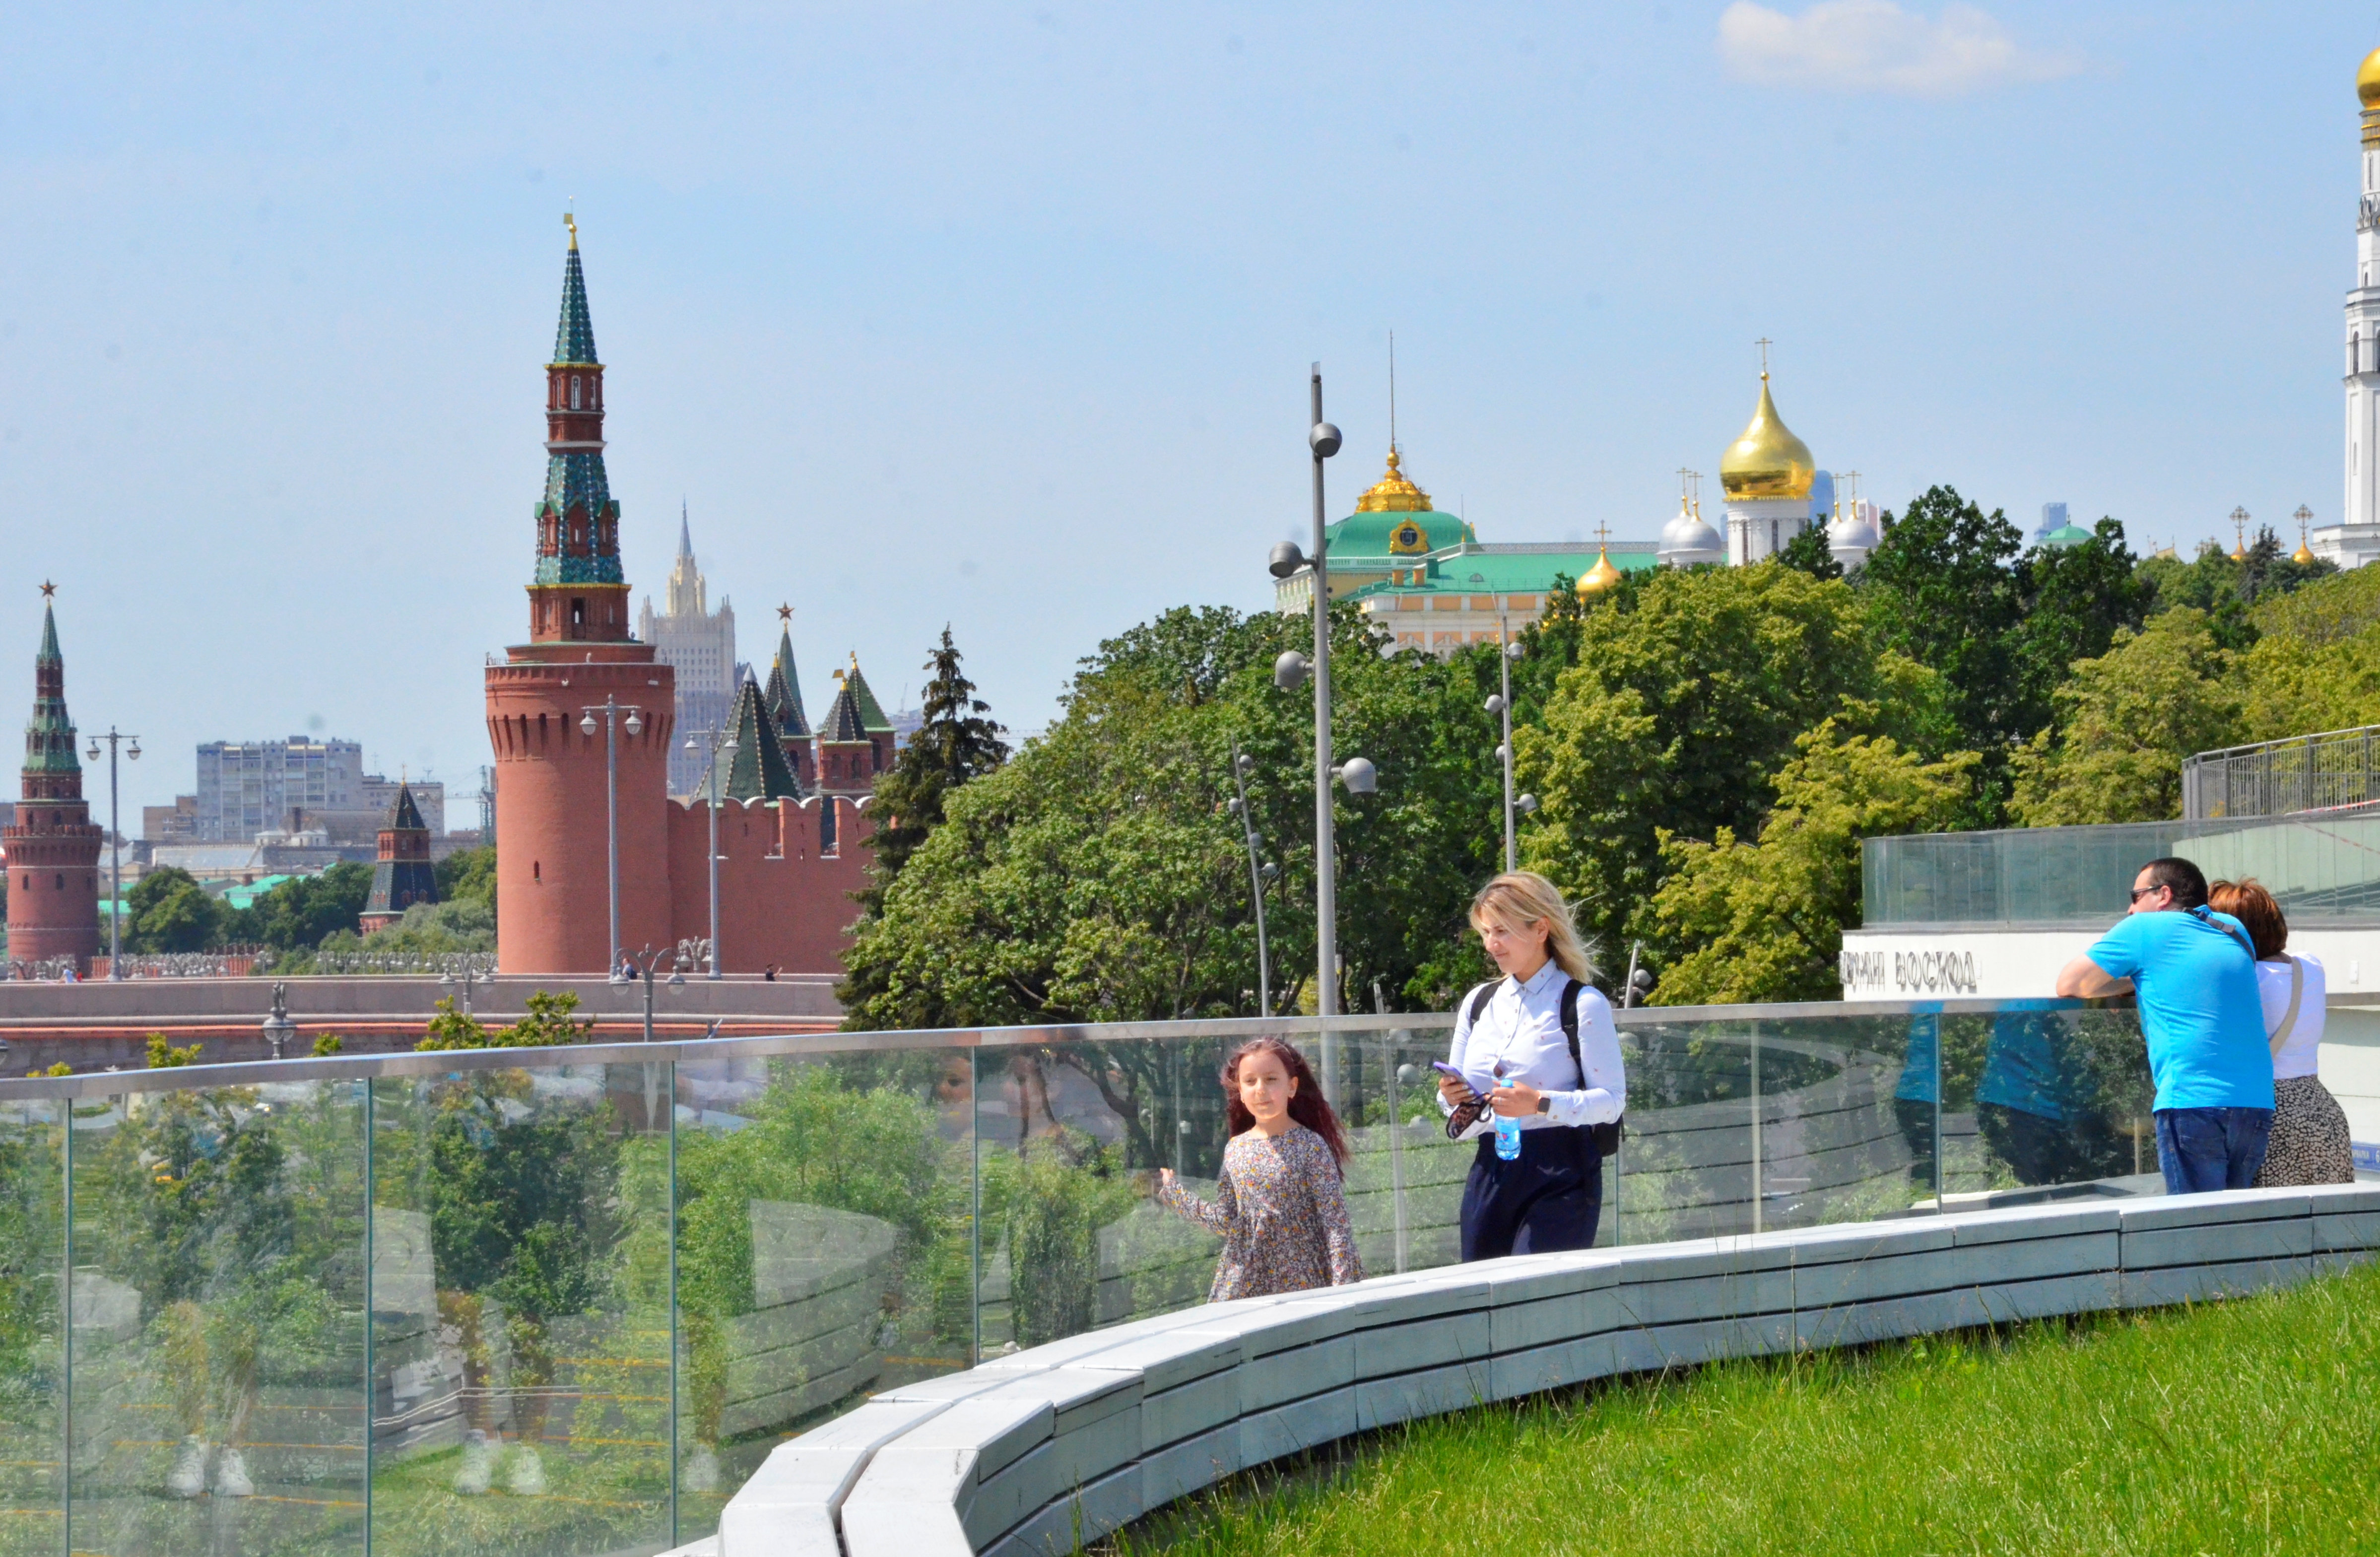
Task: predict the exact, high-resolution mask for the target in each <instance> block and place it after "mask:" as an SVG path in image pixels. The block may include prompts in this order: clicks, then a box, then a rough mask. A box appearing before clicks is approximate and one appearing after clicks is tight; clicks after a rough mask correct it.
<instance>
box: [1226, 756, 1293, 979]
mask: <svg viewBox="0 0 2380 1557" xmlns="http://www.w3.org/2000/svg"><path fill="white" fill-rule="evenodd" d="M1256 766H1257V760H1256V759H1255V758H1253V757H1243V756H1242V755H1240V743H1239V739H1238V737H1237V736H1234V737H1233V740H1232V788H1233V792H1234V793H1233V796H1232V798H1231V800H1230V801H1229V802H1228V807H1229V809H1231V810H1232V811H1233V812H1234V813H1235V814H1236V815H1237V816H1238V817H1239V819H1240V835H1241V836H1242V837H1244V838H1245V839H1246V840H1247V845H1248V896H1249V900H1250V901H1251V902H1253V903H1254V904H1255V905H1256V909H1257V1016H1271V1015H1272V954H1271V953H1270V952H1269V950H1267V949H1266V946H1265V922H1264V890H1265V883H1266V882H1269V881H1270V880H1272V878H1273V877H1275V876H1277V875H1279V874H1281V868H1280V867H1279V866H1277V865H1270V864H1268V863H1266V862H1265V861H1263V860H1262V859H1260V858H1257V819H1256V813H1255V812H1254V811H1252V810H1250V809H1248V783H1247V780H1248V774H1250V773H1252V772H1255V771H1256Z"/></svg>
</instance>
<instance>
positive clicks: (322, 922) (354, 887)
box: [239, 860, 372, 952]
mask: <svg viewBox="0 0 2380 1557" xmlns="http://www.w3.org/2000/svg"><path fill="white" fill-rule="evenodd" d="M371 879H372V868H371V867H370V866H369V865H363V864H358V863H357V862H355V861H353V860H345V861H342V862H340V863H339V864H336V865H334V866H332V867H331V868H330V869H329V870H325V871H323V872H322V874H321V875H319V876H297V877H293V878H291V879H290V880H288V881H285V882H282V883H280V884H279V885H278V886H276V887H274V888H273V890H272V891H271V892H268V893H266V894H264V895H263V896H261V897H260V898H258V899H257V900H256V901H255V902H254V903H252V904H250V905H249V909H248V913H247V915H246V917H245V918H244V920H243V922H242V924H241V925H240V927H239V928H240V931H241V933H242V938H243V939H247V940H253V941H258V942H261V943H263V944H265V945H267V946H270V947H272V948H273V950H275V951H281V952H289V951H297V950H301V949H303V948H306V947H310V946H315V945H319V944H321V943H322V939H323V938H324V937H325V936H328V935H330V934H332V933H333V932H334V931H342V930H344V931H353V930H355V928H356V921H357V918H358V916H360V915H361V914H362V913H363V911H364V902H365V900H366V899H367V898H369V897H370V896H371Z"/></svg>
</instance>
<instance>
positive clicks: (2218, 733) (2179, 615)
mask: <svg viewBox="0 0 2380 1557" xmlns="http://www.w3.org/2000/svg"><path fill="white" fill-rule="evenodd" d="M2230 662H2231V655H2230V654H2229V653H2228V651H2225V650H2224V649H2223V648H2221V647H2220V645H2219V643H2218V641H2217V639H2216V633H2215V630H2214V626H2213V622H2212V618H2210V617H2209V615H2208V614H2206V613H2205V612H2204V611H2200V610H2197V609H2195V608H2193V607H2191V606H2177V607H2175V608H2173V609H2172V610H2169V611H2166V612H2162V613H2160V614H2157V615H2155V616H2154V617H2152V618H2150V620H2149V623H2148V626H2145V627H2144V628H2143V629H2142V630H2141V631H2140V632H2138V633H2133V632H2130V631H2122V632H2119V633H2118V634H2117V635H2116V639H2115V643H2114V646H2113V647H2112V648H2110V649H2109V650H2108V651H2107V653H2105V654H2103V655H2101V656H2100V657H2099V658H2097V659H2095V660H2085V661H2083V662H2081V663H2078V664H2077V665H2075V667H2074V676H2073V679H2072V680H2070V681H2069V682H2068V683H2067V684H2066V685H2065V686H2064V687H2060V688H2059V689H2058V694H2057V696H2058V707H2059V720H2058V729H2057V730H2056V731H2054V732H2053V731H2051V730H2047V729H2045V730H2043V731H2042V732H2041V733H2040V734H2038V735H2036V736H2034V738H2033V740H2032V741H2031V742H2030V743H2029V744H2027V745H2026V747H2025V748H2023V749H2022V751H2020V752H2019V753H2018V754H2017V758H2016V763H2015V771H2016V787H2015V794H2014V795H2013V797H2011V798H2010V802H2009V809H2010V811H2011V812H2012V813H2014V815H2015V816H2016V817H2017V818H2018V819H2019V821H2022V823H2023V824H2024V825H2025V826H2028V827H2051V826H2070V825H2074V824H2077V823H2083V822H2102V821H2162V820H2164V819H2167V818H2169V817H2175V816H2179V815H2180V812H2181V764H2182V760H2183V759H2185V758H2187V757H2189V756H2190V755H2191V754H2192V752H2196V751H2204V750H2207V749H2209V748H2214V747H2219V746H2228V745H2229V744H2231V743H2232V742H2233V741H2234V740H2236V739H2237V738H2238V736H2239V733H2240V692H2239V690H2238V688H2237V687H2236V686H2234V685H2233V684H2232V682H2231V679H2230V675H2229V673H2230Z"/></svg>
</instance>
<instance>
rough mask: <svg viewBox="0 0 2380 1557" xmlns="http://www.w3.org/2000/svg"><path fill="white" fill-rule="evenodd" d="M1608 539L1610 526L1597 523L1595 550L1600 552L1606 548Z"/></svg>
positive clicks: (1609, 538) (1609, 537)
mask: <svg viewBox="0 0 2380 1557" xmlns="http://www.w3.org/2000/svg"><path fill="white" fill-rule="evenodd" d="M1610 540H1611V527H1610V526H1609V525H1603V524H1599V525H1597V526H1596V527H1595V549H1596V550H1597V551H1598V552H1600V551H1604V550H1607V549H1608V547H1609V542H1610Z"/></svg>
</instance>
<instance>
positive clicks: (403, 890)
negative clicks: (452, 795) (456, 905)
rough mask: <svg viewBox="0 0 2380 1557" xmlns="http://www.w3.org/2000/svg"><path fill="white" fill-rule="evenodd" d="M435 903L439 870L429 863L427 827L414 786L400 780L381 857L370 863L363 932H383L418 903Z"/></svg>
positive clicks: (382, 836) (383, 831) (382, 834)
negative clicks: (415, 796) (369, 885)
mask: <svg viewBox="0 0 2380 1557" xmlns="http://www.w3.org/2000/svg"><path fill="white" fill-rule="evenodd" d="M437 901H438V870H437V867H435V866H434V865H432V864H431V862H430V824H429V823H428V822H425V821H422V820H421V808H420V807H419V806H417V805H415V804H414V802H413V785H409V784H407V783H406V782H405V781H404V780H402V779H399V780H398V781H397V785H396V804H395V807H394V808H392V809H391V810H390V813H389V819H388V825H387V826H386V827H383V828H382V829H381V830H380V855H379V858H377V859H375V860H374V861H373V862H372V882H371V894H370V896H368V897H366V898H365V899H364V911H363V915H362V918H361V921H360V922H361V925H362V928H363V932H364V933H365V934H366V935H370V934H371V933H372V932H373V931H377V930H386V929H387V928H388V927H389V926H391V925H393V924H395V922H396V921H397V920H399V919H401V918H405V911H406V910H407V908H410V907H412V906H414V905H415V904H417V903H435V902H437Z"/></svg>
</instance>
